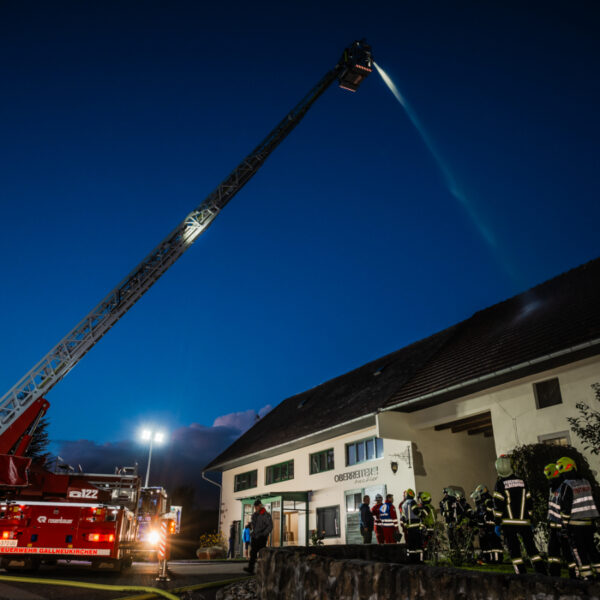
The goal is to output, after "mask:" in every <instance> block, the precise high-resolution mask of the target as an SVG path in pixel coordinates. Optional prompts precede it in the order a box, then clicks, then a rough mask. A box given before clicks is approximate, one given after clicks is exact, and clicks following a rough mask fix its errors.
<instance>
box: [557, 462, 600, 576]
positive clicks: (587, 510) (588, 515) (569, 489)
mask: <svg viewBox="0 0 600 600" xmlns="http://www.w3.org/2000/svg"><path fill="white" fill-rule="evenodd" d="M556 468H557V470H558V472H559V473H560V474H561V475H562V476H563V477H564V481H563V483H562V485H561V486H560V489H559V498H558V504H559V506H560V516H561V520H562V526H563V527H564V529H565V533H566V535H567V540H568V541H569V545H570V547H571V552H572V553H573V557H574V558H575V562H576V563H577V568H578V569H579V577H580V578H581V579H591V578H592V574H593V573H594V572H595V573H597V574H598V573H600V556H598V551H597V550H596V546H595V545H594V521H595V520H596V519H597V518H598V517H599V516H600V514H599V513H598V509H597V508H596V503H595V502H594V497H593V495H592V486H591V485H590V482H589V481H588V480H587V479H583V477H578V476H577V465H576V464H575V461H574V460H573V459H571V458H569V457H568V456H563V457H562V458H559V459H558V460H557V461H556Z"/></svg>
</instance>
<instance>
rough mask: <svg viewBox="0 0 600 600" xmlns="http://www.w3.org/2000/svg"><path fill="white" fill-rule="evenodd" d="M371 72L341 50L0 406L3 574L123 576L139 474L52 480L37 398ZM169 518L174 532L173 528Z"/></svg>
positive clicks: (357, 54) (366, 60)
mask: <svg viewBox="0 0 600 600" xmlns="http://www.w3.org/2000/svg"><path fill="white" fill-rule="evenodd" d="M372 65H373V60H372V56H371V48H370V46H368V45H367V44H366V43H365V42H364V41H357V42H354V43H353V44H352V45H351V46H350V47H349V48H347V49H346V50H345V51H344V53H343V55H342V57H341V59H340V60H339V61H338V63H337V64H336V65H335V66H334V67H333V68H332V69H331V70H329V71H328V72H327V73H326V74H325V75H324V76H323V77H322V78H321V80H320V81H319V82H318V83H317V84H316V85H315V86H314V87H313V88H312V89H311V90H310V91H309V92H308V94H307V95H306V96H304V98H303V99H302V100H301V101H300V102H299V103H298V104H297V105H296V106H295V107H294V108H293V109H292V110H291V111H290V112H289V113H287V114H286V115H285V117H284V118H283V119H282V120H281V122H280V123H278V124H277V125H276V127H275V128H274V129H273V130H272V131H271V132H270V133H269V134H268V135H267V137H266V138H265V139H264V140H263V141H262V142H261V143H260V144H259V145H258V146H257V147H256V148H255V149H254V150H253V151H252V152H251V153H250V154H249V155H248V156H246V157H245V158H244V159H243V160H242V162H241V163H240V164H239V165H238V166H237V167H236V168H235V169H234V170H233V171H232V172H231V173H230V174H229V175H228V176H227V177H226V178H225V180H224V181H223V182H222V183H221V184H220V185H219V186H218V187H217V188H216V189H215V190H214V191H213V192H212V193H211V194H210V195H209V196H208V197H207V198H206V199H205V200H204V201H203V202H202V203H201V204H200V205H199V206H198V207H197V208H196V209H194V210H193V211H192V212H191V213H190V214H189V215H187V216H186V217H185V219H184V220H183V221H182V222H181V223H180V224H179V225H178V226H177V227H176V228H175V229H174V230H173V231H172V232H171V233H170V234H169V235H168V236H167V237H166V238H165V239H164V240H162V241H161V242H160V244H158V246H157V247H156V248H155V249H154V250H153V251H152V252H151V253H150V254H149V255H148V256H147V257H145V258H144V260H142V262H141V263H140V264H139V265H138V266H136V268H135V269H134V270H133V271H131V273H129V275H127V277H125V279H123V281H121V282H120V283H119V284H118V285H117V286H116V287H115V288H114V289H113V290H112V291H111V292H110V293H109V294H108V295H107V296H106V297H105V298H104V299H103V300H102V301H101V302H100V304H98V306H96V307H95V308H94V309H93V310H92V311H91V312H90V313H89V314H88V315H86V316H85V318H84V319H82V320H81V321H80V322H79V323H78V324H77V325H76V326H75V328H73V329H72V330H71V331H70V332H69V333H68V334H67V335H66V336H65V337H64V338H63V339H62V340H61V341H60V342H59V343H58V344H57V345H56V346H55V347H54V348H52V350H50V352H48V354H46V356H44V358H42V360H41V361H40V362H39V363H38V364H37V365H35V366H34V367H33V369H31V370H30V371H29V372H28V373H27V374H26V375H25V376H24V377H22V378H21V379H20V380H19V381H18V382H17V383H16V384H15V385H14V386H13V387H12V388H11V389H10V390H8V392H6V393H5V394H4V395H3V396H1V397H0V565H1V566H3V567H5V568H9V569H11V568H13V569H14V568H30V569H31V568H35V567H37V566H38V565H39V564H40V562H41V561H42V560H46V561H53V560H56V558H58V557H62V558H67V559H81V558H87V559H89V560H91V561H92V564H93V565H95V566H97V567H107V568H112V569H120V568H121V567H122V566H123V565H126V564H127V563H128V562H130V561H131V558H132V556H133V552H134V551H135V549H136V547H137V546H136V543H137V542H136V535H137V529H138V520H137V516H138V512H137V511H138V501H139V490H140V481H139V478H138V476H137V473H135V474H134V473H122V472H116V473H115V474H113V475H95V474H86V473H75V472H74V471H72V470H69V469H67V470H65V472H51V471H50V470H48V469H47V468H45V467H44V465H41V464H39V463H34V464H32V461H31V459H29V458H27V457H26V451H27V448H28V446H29V443H30V441H31V437H32V435H33V433H34V431H35V429H36V427H37V425H38V423H39V421H40V419H41V418H42V417H43V415H44V414H45V413H46V411H47V409H48V406H49V404H48V402H47V401H46V400H45V399H44V397H43V396H44V395H45V394H47V393H48V392H49V391H50V390H51V389H52V388H53V387H54V386H55V385H56V384H57V383H58V382H59V381H60V380H61V379H62V378H63V377H64V376H65V375H66V374H67V373H68V372H69V371H70V370H71V369H72V368H73V367H74V366H75V365H76V364H77V363H78V362H79V361H80V360H81V358H83V356H85V354H87V352H89V350H91V349H92V348H93V346H94V345H95V344H96V343H97V342H98V341H99V340H100V339H101V338H102V337H103V336H104V335H105V334H106V333H107V332H108V331H109V330H110V329H111V327H113V326H114V325H115V324H116V322H117V321H118V320H119V319H120V318H121V317H122V316H123V315H124V314H125V313H126V312H127V311H128V310H129V309H130V308H131V307H132V306H133V305H134V304H135V303H136V302H137V301H138V300H139V299H140V298H141V297H142V296H143V295H144V294H145V293H146V292H147V291H148V289H150V287H151V286H152V285H153V284H154V283H156V281H158V279H159V278H160V277H161V276H162V275H163V274H164V273H165V272H166V271H167V269H169V268H170V267H171V266H172V265H173V264H174V263H175V262H176V261H177V259H178V258H179V257H180V256H181V255H182V254H183V253H184V252H185V251H186V250H187V249H188V248H189V247H190V246H191V245H192V244H193V242H194V241H195V240H196V239H197V238H198V237H199V236H200V235H201V234H202V233H203V232H204V231H205V230H206V229H207V228H208V227H209V225H210V224H211V223H212V222H213V220H214V219H215V218H216V217H217V216H218V214H219V213H220V212H221V210H222V209H223V208H224V207H225V206H226V205H227V203H228V202H229V201H230V200H231V199H232V198H233V197H234V196H235V194H237V192H239V191H240V190H241V189H242V188H243V187H244V185H245V184H246V183H247V182H248V181H249V180H250V179H251V178H252V177H253V176H254V175H255V174H256V173H257V172H258V170H259V169H260V167H261V166H262V165H263V163H264V162H265V160H266V159H267V158H268V157H269V156H270V154H271V153H272V152H273V151H274V150H275V148H276V147H277V146H278V145H279V144H280V143H281V142H282V141H283V140H284V139H285V138H286V137H287V135H288V134H289V133H290V132H291V131H292V130H293V129H294V128H295V127H296V125H298V123H299V122H300V121H301V120H302V118H303V117H304V115H305V114H306V113H307V111H308V110H309V109H310V107H311V106H312V105H313V103H314V102H315V101H316V100H317V99H318V98H319V97H320V96H321V95H322V94H323V93H324V92H325V90H326V89H327V88H328V87H329V86H330V85H331V84H332V83H333V82H334V81H336V80H337V81H338V82H339V85H340V87H342V88H344V89H347V90H350V91H356V90H357V89H358V86H359V85H360V84H361V83H362V81H363V80H364V79H365V78H366V77H367V75H368V74H369V73H370V72H371V70H372ZM160 514H161V513H160V512H159V515H160ZM172 517H173V515H171V517H169V519H170V522H171V523H172V522H173V521H175V519H173V518H172ZM151 521H152V519H150V522H151ZM163 530H164V526H163ZM163 541H164V540H163Z"/></svg>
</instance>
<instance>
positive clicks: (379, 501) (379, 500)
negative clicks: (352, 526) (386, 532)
mask: <svg viewBox="0 0 600 600" xmlns="http://www.w3.org/2000/svg"><path fill="white" fill-rule="evenodd" d="M382 506H383V496H382V495H381V494H377V496H375V506H373V508H372V509H371V513H372V514H373V520H374V525H375V537H376V538H377V543H378V544H384V543H385V539H384V537H383V527H382V525H381V517H380V515H379V509H380V508H381V507H382Z"/></svg>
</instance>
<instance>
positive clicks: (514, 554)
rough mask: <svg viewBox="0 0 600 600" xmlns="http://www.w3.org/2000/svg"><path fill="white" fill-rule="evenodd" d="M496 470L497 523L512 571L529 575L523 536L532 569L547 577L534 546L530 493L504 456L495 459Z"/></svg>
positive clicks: (495, 504) (495, 498)
mask: <svg viewBox="0 0 600 600" xmlns="http://www.w3.org/2000/svg"><path fill="white" fill-rule="evenodd" d="M496 471H497V472H498V481H497V482H496V487H495V488H494V521H495V523H496V526H501V527H502V534H503V535H504V541H505V542H506V545H507V546H508V552H509V553H510V558H511V560H512V564H513V568H514V569H515V572H516V573H517V574H524V573H527V567H526V566H525V563H524V561H523V558H522V556H521V543H520V542H519V537H520V538H521V540H522V541H523V546H524V547H525V552H527V555H528V556H529V560H530V561H531V564H532V565H533V568H534V569H535V570H536V572H538V573H541V574H543V575H546V574H547V571H546V565H545V563H544V561H543V559H542V557H541V556H540V553H539V552H538V549H537V548H536V546H535V541H534V539H533V532H532V530H531V513H532V508H533V506H532V501H531V493H530V492H529V490H528V489H527V486H526V485H525V482H524V481H523V480H522V479H521V478H520V477H517V476H516V475H514V474H513V469H512V464H511V461H510V457H509V456H505V455H502V456H500V457H499V458H498V459H497V460H496Z"/></svg>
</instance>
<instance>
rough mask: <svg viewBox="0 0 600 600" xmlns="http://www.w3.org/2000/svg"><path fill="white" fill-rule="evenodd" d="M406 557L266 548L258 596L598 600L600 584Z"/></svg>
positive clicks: (391, 549)
mask: <svg viewBox="0 0 600 600" xmlns="http://www.w3.org/2000/svg"><path fill="white" fill-rule="evenodd" d="M352 555H354V556H356V558H352ZM404 556H405V555H404V548H402V547H401V546H394V545H390V546H377V545H370V546H321V547H310V548H306V547H297V548H265V549H264V550H261V552H260V557H259V561H258V565H257V567H258V568H257V576H258V577H257V579H258V598H259V599H260V600H325V599H331V600H362V599H365V600H367V599H368V600H375V599H376V600H391V599H394V600H438V599H439V600H600V583H590V582H583V581H572V580H569V579H557V578H552V577H544V576H540V575H534V574H532V575H524V576H523V575H522V576H517V575H504V574H500V573H490V572H488V573H486V572H481V571H467V570H463V569H452V568H446V567H426V566H420V565H407V564H404V563H399V562H398V561H403V560H404ZM365 559H366V560H365Z"/></svg>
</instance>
